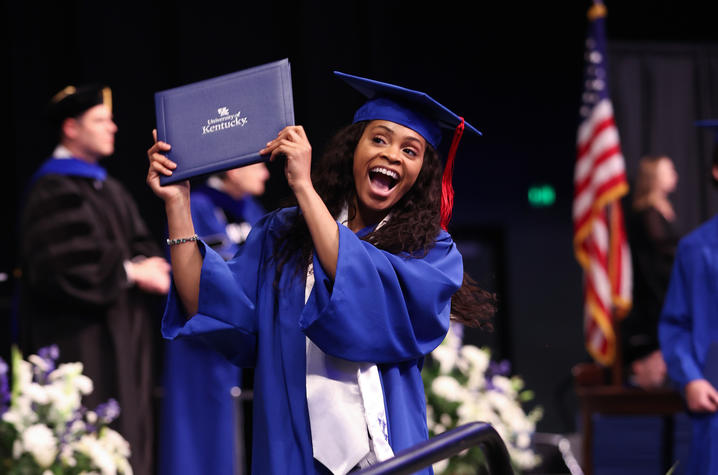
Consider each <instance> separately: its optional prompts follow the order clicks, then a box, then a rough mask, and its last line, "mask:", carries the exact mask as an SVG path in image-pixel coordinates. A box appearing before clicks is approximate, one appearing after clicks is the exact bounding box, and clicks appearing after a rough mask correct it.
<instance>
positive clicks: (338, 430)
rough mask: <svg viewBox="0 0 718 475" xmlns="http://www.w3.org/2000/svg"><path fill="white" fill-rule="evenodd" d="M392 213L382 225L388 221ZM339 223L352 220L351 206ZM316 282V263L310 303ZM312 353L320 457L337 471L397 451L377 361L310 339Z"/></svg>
mask: <svg viewBox="0 0 718 475" xmlns="http://www.w3.org/2000/svg"><path fill="white" fill-rule="evenodd" d="M387 219H388V216H387V217H386V218H384V219H383V220H382V221H381V222H380V223H379V224H378V225H377V229H378V228H379V227H380V226H382V225H384V223H385V222H386V221H387ZM338 221H339V222H341V223H342V224H343V225H344V224H346V221H347V209H346V207H345V208H344V210H342V213H341V215H340V217H339V220H338ZM313 287H314V266H313V264H312V263H311V262H310V263H309V267H308V268H307V281H306V287H305V289H304V303H305V304H306V302H307V300H308V299H309V295H310V293H311V291H312V288H313ZM306 352H307V380H306V385H307V407H308V409H309V421H310V426H311V433H312V447H313V452H314V458H316V459H317V460H318V461H320V462H321V463H322V464H323V465H324V466H326V467H327V468H328V469H329V470H331V472H332V473H333V474H334V475H344V474H346V473H347V472H349V471H350V470H351V469H353V468H354V467H355V466H357V465H358V464H359V465H362V466H364V465H368V464H369V463H372V462H373V461H374V459H375V460H376V461H382V460H386V459H388V458H390V457H392V456H393V455H394V452H393V451H392V449H391V446H390V445H389V433H388V426H387V418H386V411H385V408H384V393H383V390H382V387H381V379H380V378H379V370H378V368H377V367H376V365H375V364H372V363H357V362H354V361H347V360H343V359H341V358H336V357H334V356H331V355H327V354H326V353H324V352H323V351H322V350H321V349H320V348H319V347H317V346H316V345H315V344H314V343H313V342H312V341H311V340H310V339H309V338H307V339H306Z"/></svg>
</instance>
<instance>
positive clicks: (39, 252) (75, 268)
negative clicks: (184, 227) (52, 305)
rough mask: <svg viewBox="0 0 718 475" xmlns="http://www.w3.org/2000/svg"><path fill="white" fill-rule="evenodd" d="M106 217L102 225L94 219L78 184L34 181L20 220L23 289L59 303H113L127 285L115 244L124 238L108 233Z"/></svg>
mask: <svg viewBox="0 0 718 475" xmlns="http://www.w3.org/2000/svg"><path fill="white" fill-rule="evenodd" d="M98 200H99V199H98ZM112 219H113V216H110V215H109V213H108V216H107V217H106V219H105V221H100V220H98V219H97V216H96V214H95V213H93V211H92V207H91V205H90V198H89V197H88V192H87V191H86V190H85V189H84V188H83V187H82V181H81V180H77V179H72V178H67V177H64V176H55V175H48V176H46V177H44V178H42V179H41V180H40V181H38V182H37V184H36V185H35V187H34V188H33V191H32V193H30V195H29V197H28V201H27V205H26V207H25V210H24V213H23V219H22V228H23V241H22V255H23V260H24V263H23V274H24V279H25V281H26V282H27V285H28V286H29V287H30V288H31V289H32V290H33V292H34V293H35V294H36V295H42V296H43V297H45V298H47V299H49V300H50V301H59V302H63V303H64V304H65V305H67V304H68V303H72V304H73V305H78V306H81V307H89V308H106V307H108V306H110V305H112V304H114V303H115V301H116V300H117V299H118V297H119V295H120V294H121V293H122V292H124V291H125V289H126V287H127V285H128V283H127V276H126V274H125V270H124V266H123V261H124V259H125V256H124V255H123V253H124V251H123V247H124V246H123V245H122V244H121V243H119V242H118V241H119V240H121V239H123V238H124V237H125V236H124V235H123V236H115V235H114V234H113V233H108V231H107V228H108V225H107V224H106V223H110V222H111V220H112ZM128 257H129V256H128Z"/></svg>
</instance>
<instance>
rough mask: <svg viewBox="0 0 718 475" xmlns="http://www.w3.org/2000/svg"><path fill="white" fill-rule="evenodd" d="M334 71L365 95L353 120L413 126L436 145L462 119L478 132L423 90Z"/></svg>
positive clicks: (466, 126) (466, 125) (413, 128)
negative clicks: (389, 122)
mask: <svg viewBox="0 0 718 475" xmlns="http://www.w3.org/2000/svg"><path fill="white" fill-rule="evenodd" d="M334 74H335V75H337V76H338V77H340V78H341V79H343V80H344V81H345V82H346V83H347V84H349V85H350V86H351V87H353V88H354V89H356V90H357V91H359V92H360V93H361V94H363V95H364V96H365V97H366V98H367V99H368V100H367V102H366V103H365V104H364V105H363V106H361V107H360V108H359V109H358V110H357V111H356V113H355V114H354V122H361V121H364V120H389V121H391V122H395V123H397V124H401V125H403V126H405V127H408V128H410V129H412V130H414V131H415V132H417V133H418V134H420V135H421V136H422V137H424V139H425V140H426V141H427V142H429V143H430V144H431V145H432V146H433V147H434V148H437V147H438V145H439V143H440V142H441V138H442V136H443V134H444V131H445V130H450V131H452V132H453V131H455V130H456V129H457V127H459V126H460V125H461V124H462V123H463V127H464V129H465V130H470V131H471V132H473V133H475V134H476V135H481V132H479V131H478V130H476V129H475V128H474V127H473V126H472V125H470V124H469V123H467V122H465V121H464V119H463V118H461V117H459V116H458V115H456V114H454V113H453V112H452V111H450V110H449V109H447V108H446V107H444V106H443V105H441V104H439V103H438V102H436V101H435V100H434V99H432V98H431V97H430V96H429V95H428V94H426V93H423V92H420V91H414V90H412V89H407V88H404V87H401V86H396V85H394V84H389V83H385V82H380V81H375V80H373V79H366V78H362V77H359V76H352V75H350V74H345V73H341V72H339V71H334Z"/></svg>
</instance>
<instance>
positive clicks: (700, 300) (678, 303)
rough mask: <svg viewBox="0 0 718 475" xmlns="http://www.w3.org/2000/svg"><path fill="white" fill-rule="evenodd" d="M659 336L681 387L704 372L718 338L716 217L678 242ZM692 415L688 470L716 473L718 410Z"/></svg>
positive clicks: (717, 467)
mask: <svg viewBox="0 0 718 475" xmlns="http://www.w3.org/2000/svg"><path fill="white" fill-rule="evenodd" d="M658 336H659V340H660V343H661V351H662V353H663V357H664V359H665V361H666V366H667V369H668V374H669V376H670V377H671V379H672V380H673V381H674V382H675V383H676V385H677V386H678V387H679V388H680V389H681V390H682V389H683V388H684V387H685V385H686V384H687V383H688V382H690V381H692V380H694V379H699V378H702V377H703V367H704V365H705V356H706V352H707V350H708V346H709V345H710V343H711V342H714V341H718V216H716V217H714V218H712V219H711V220H709V221H708V222H706V223H705V224H703V225H702V226H700V227H699V228H698V229H696V230H695V231H693V232H692V233H690V234H689V235H687V236H686V237H684V238H683V239H682V240H681V241H680V243H679V245H678V251H677V254H676V259H675V262H674V265H673V270H672V274H671V281H670V284H669V286H668V292H667V294H666V298H665V301H664V304H663V310H662V312H661V318H660V323H659V326H658ZM692 418H693V443H692V446H691V460H690V461H689V464H688V465H689V466H688V471H687V473H695V474H699V473H700V474H703V473H718V452H717V451H716V447H718V415H717V414H701V415H698V414H694V415H692Z"/></svg>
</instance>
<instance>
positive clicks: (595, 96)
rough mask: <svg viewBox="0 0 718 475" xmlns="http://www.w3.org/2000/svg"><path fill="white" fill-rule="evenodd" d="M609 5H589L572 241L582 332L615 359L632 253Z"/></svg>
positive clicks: (601, 358) (603, 355)
mask: <svg viewBox="0 0 718 475" xmlns="http://www.w3.org/2000/svg"><path fill="white" fill-rule="evenodd" d="M605 16H606V7H605V6H604V5H603V3H602V2H600V1H598V0H595V1H594V3H593V5H592V6H591V8H590V9H589V11H588V19H589V28H588V35H587V38H586V57H585V72H584V89H583V96H582V104H581V110H580V116H581V122H580V125H579V127H578V137H577V147H578V155H577V160H576V168H575V170H574V201H573V242H574V250H575V253H576V259H577V260H578V262H579V264H580V265H581V267H582V268H583V277H584V279H583V280H584V337H585V344H586V349H587V351H588V353H589V354H590V355H591V356H592V357H593V358H594V359H595V360H596V361H597V362H599V363H601V364H604V365H611V364H612V363H613V362H614V359H615V356H616V332H615V331H614V328H615V327H614V325H615V323H616V322H617V320H618V319H620V318H622V317H623V316H625V314H626V313H627V312H628V310H629V309H630V307H631V284H632V282H631V281H632V269H631V255H630V250H629V247H628V242H627V239H626V231H625V227H624V222H623V212H622V210H621V203H620V199H621V197H622V196H623V195H625V194H626V193H627V192H628V182H627V180H626V169H625V164H624V159H623V154H622V152H621V145H620V142H619V137H618V130H617V128H616V124H615V122H614V118H613V106H612V104H611V99H610V98H609V95H608V84H607V82H608V78H607V75H606V37H605V31H604V28H605V26H604V19H605Z"/></svg>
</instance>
